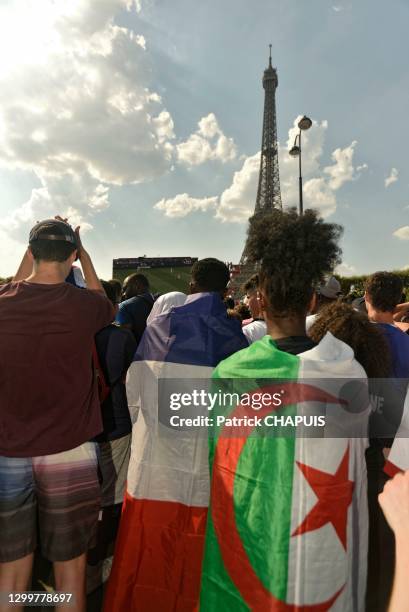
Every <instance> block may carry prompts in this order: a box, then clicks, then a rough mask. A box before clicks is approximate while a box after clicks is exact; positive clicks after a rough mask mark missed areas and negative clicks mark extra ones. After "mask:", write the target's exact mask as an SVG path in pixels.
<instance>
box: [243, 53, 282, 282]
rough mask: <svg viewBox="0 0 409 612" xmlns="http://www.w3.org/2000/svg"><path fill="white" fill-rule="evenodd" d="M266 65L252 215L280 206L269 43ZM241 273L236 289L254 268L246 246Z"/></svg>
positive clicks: (273, 73)
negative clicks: (261, 132)
mask: <svg viewBox="0 0 409 612" xmlns="http://www.w3.org/2000/svg"><path fill="white" fill-rule="evenodd" d="M269 46H270V57H269V61H268V68H266V69H265V70H264V75H263V87H264V90H265V98H264V116H263V136H262V142H261V155H260V173H259V179H258V189H257V198H256V205H255V209H254V214H268V213H269V212H271V211H272V210H273V208H280V209H282V203H281V190H280V174H279V170H278V146H277V116H276V89H277V86H278V77H277V70H276V68H273V66H272V64H271V45H269ZM239 266H240V272H239V274H238V275H237V276H235V277H234V279H233V280H232V285H233V286H234V288H235V289H236V290H237V289H239V288H240V286H241V285H242V284H243V283H244V282H245V281H246V280H247V279H248V278H249V277H250V276H251V275H252V274H254V272H255V271H256V266H255V264H254V263H252V262H249V261H248V256H247V245H246V246H245V247H244V251H243V254H242V256H241V259H240V264H239Z"/></svg>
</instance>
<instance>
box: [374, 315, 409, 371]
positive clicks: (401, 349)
mask: <svg viewBox="0 0 409 612" xmlns="http://www.w3.org/2000/svg"><path fill="white" fill-rule="evenodd" d="M377 325H378V326H379V327H381V328H382V329H383V331H384V333H385V336H386V339H387V340H388V343H389V347H390V349H391V358H392V376H393V377H394V378H407V379H409V336H408V335H407V334H405V333H404V332H403V331H402V330H400V329H399V328H398V327H395V326H394V325H390V324H389V323H377Z"/></svg>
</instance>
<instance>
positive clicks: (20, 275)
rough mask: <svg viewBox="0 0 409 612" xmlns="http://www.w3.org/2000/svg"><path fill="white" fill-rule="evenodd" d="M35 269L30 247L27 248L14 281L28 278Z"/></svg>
mask: <svg viewBox="0 0 409 612" xmlns="http://www.w3.org/2000/svg"><path fill="white" fill-rule="evenodd" d="M32 271H33V258H32V257H30V254H29V252H28V249H26V250H25V253H24V255H23V259H22V260H21V263H20V265H19V267H18V270H17V272H16V274H15V275H14V276H13V281H15V282H16V281H21V280H24V279H26V278H28V277H29V276H30V275H31V273H32Z"/></svg>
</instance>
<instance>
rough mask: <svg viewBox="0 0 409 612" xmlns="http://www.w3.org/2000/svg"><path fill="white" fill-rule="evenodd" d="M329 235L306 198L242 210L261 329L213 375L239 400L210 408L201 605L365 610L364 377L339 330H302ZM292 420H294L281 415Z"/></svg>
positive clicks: (330, 244) (330, 259) (333, 259)
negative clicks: (315, 336) (351, 391)
mask: <svg viewBox="0 0 409 612" xmlns="http://www.w3.org/2000/svg"><path fill="white" fill-rule="evenodd" d="M341 233H342V228H341V227H340V226H338V225H336V224H330V223H324V221H323V220H322V219H320V218H319V217H318V214H317V213H316V212H315V211H312V210H307V211H305V213H304V215H303V216H299V215H298V214H297V212H296V211H295V210H289V211H286V212H282V211H279V210H273V211H272V212H271V213H270V214H268V215H263V216H261V215H260V216H259V215H255V216H254V217H253V218H252V219H251V220H250V227H249V235H248V242H247V244H248V252H249V254H250V257H251V259H252V260H253V261H255V262H258V263H259V287H258V291H259V301H260V306H261V311H262V314H263V318H264V320H265V322H266V325H267V335H266V336H264V338H262V339H260V340H258V341H256V342H254V343H252V344H251V345H250V346H249V347H248V348H246V349H244V350H241V351H239V352H237V353H236V354H234V355H232V356H230V357H229V358H227V359H225V360H224V361H222V362H221V363H220V364H219V365H218V366H217V368H216V369H215V371H214V374H213V384H214V388H215V390H217V389H219V390H221V391H225V394H224V397H227V395H228V394H227V392H226V391H227V390H229V391H230V390H231V389H233V390H234V389H236V390H237V389H240V393H241V397H242V398H243V397H245V396H246V393H243V392H245V391H247V395H249V397H250V398H251V401H250V402H247V401H246V403H244V400H243V399H242V400H241V403H240V404H239V405H237V402H236V403H235V402H231V404H230V405H228V406H226V405H223V404H222V403H221V402H218V403H216V406H215V408H214V410H213V419H214V421H215V423H216V424H215V426H214V428H213V431H212V432H211V435H210V438H209V446H210V452H209V460H210V471H211V498H210V507H209V514H208V524H207V530H206V547H205V558H204V563H203V569H202V589H201V602H200V603H201V608H200V609H201V610H206V612H213V611H216V610H217V611H218V610H222V609H224V610H233V609H236V610H244V609H246V610H247V609H250V610H283V611H284V610H285V611H290V610H291V611H293V612H295V611H299V610H306V609H308V610H309V611H310V612H318V611H322V610H329V609H334V610H335V609H336V610H340V611H341V610H342V611H343V612H352V611H355V612H356V611H359V610H363V608H364V598H365V584H366V558H367V528H368V524H367V523H368V518H367V507H366V472H365V448H366V446H367V439H366V436H367V424H368V417H369V410H370V409H369V397H368V393H367V378H366V374H365V372H364V370H363V368H362V366H361V365H360V364H359V363H358V362H357V360H356V359H355V357H354V354H353V351H352V349H351V348H350V347H349V346H347V345H346V344H345V343H344V342H342V341H340V340H338V339H337V338H335V337H334V336H333V335H332V334H331V333H327V334H326V335H325V336H324V337H323V338H322V339H321V340H320V342H319V343H318V344H316V343H315V342H314V340H312V339H311V338H309V337H308V336H307V334H306V316H307V313H308V312H309V310H310V308H311V302H312V299H313V295H314V287H316V286H317V285H318V284H319V283H321V282H322V281H323V278H324V275H326V274H328V273H330V272H331V271H332V270H333V269H334V267H335V265H336V264H337V263H339V260H340V253H341V251H340V248H339V246H338V240H339V238H340V236H341ZM263 379H264V380H263ZM345 379H347V380H346V381H345ZM350 379H353V380H352V383H353V384H354V385H356V386H358V387H360V388H361V391H362V390H363V391H366V393H363V392H361V393H360V394H359V396H360V397H361V398H363V401H362V404H361V405H360V406H359V407H358V408H359V409H358V410H350V411H349V410H348V407H349V404H345V399H342V397H344V395H343V389H344V388H345V385H346V383H347V387H348V388H350V385H351V380H350ZM348 385H349V386H348ZM269 399H270V401H269ZM256 401H257V403H256ZM227 403H228V402H226V404H227ZM343 406H346V407H345V408H344V407H343ZM355 407H356V406H355ZM322 414H326V424H325V427H323V428H321V429H320V428H319V427H317V428H315V430H314V432H312V430H311V429H309V425H308V423H309V424H311V422H312V421H313V416H312V415H316V418H318V417H317V415H322ZM255 416H256V417H257V419H258V420H256V419H255ZM234 419H236V421H234ZM289 419H290V420H289ZM297 419H302V423H303V425H302V426H301V427H300V429H299V430H298V429H297V427H296V426H294V425H292V427H290V428H288V427H287V425H286V423H287V422H289V423H290V424H291V423H293V424H294V423H295V422H297ZM328 421H330V422H329V423H328ZM298 422H299V421H298ZM234 423H238V426H237V427H235V426H234ZM339 424H341V427H340V429H337V427H338V425H339ZM307 430H308V431H307ZM335 431H337V432H338V433H335ZM336 436H338V437H336ZM333 606H334V607H333Z"/></svg>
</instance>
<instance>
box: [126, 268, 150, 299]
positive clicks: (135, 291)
mask: <svg viewBox="0 0 409 612" xmlns="http://www.w3.org/2000/svg"><path fill="white" fill-rule="evenodd" d="M148 291H149V280H148V279H147V277H146V276H145V275H144V274H140V273H139V272H136V273H135V274H131V275H130V276H128V277H127V278H126V279H125V280H124V285H123V296H124V298H125V299H129V298H131V297H136V296H137V295H141V293H147V292H148Z"/></svg>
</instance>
